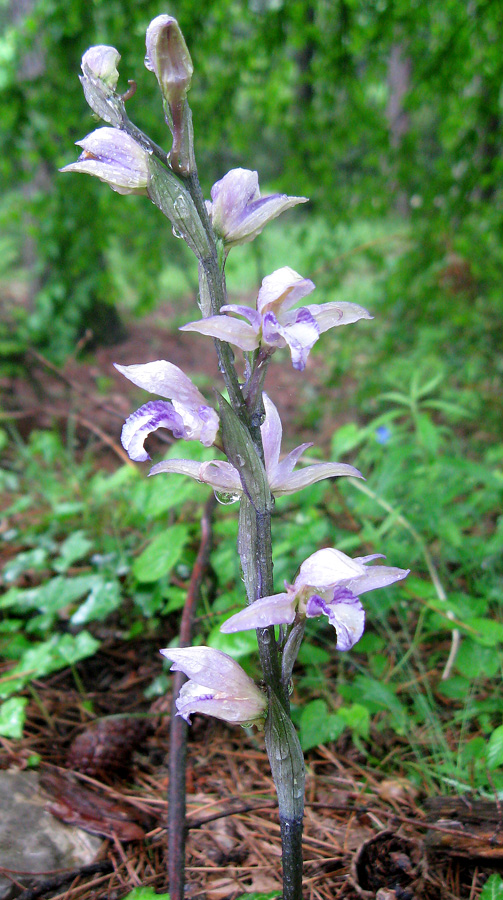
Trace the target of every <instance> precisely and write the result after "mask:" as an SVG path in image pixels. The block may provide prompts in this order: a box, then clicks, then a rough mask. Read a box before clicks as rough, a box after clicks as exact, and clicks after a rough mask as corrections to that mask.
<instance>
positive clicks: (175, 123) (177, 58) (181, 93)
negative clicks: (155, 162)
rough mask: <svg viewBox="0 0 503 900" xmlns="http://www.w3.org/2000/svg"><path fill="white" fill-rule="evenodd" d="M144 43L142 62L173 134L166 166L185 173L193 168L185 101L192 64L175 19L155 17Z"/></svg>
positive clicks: (188, 120) (188, 118)
mask: <svg viewBox="0 0 503 900" xmlns="http://www.w3.org/2000/svg"><path fill="white" fill-rule="evenodd" d="M146 45H147V55H146V57H145V65H146V67H147V69H149V70H150V71H151V72H155V76H156V78H157V81H158V82H159V87H160V89H161V93H162V96H163V100H164V111H165V114H166V121H167V123H168V126H169V129H170V131H171V134H172V135H173V146H172V148H171V153H170V157H169V159H170V165H171V168H172V169H173V171H174V172H176V173H177V174H179V175H188V174H189V173H190V172H193V171H194V169H195V159H194V135H193V130H192V114H191V112H190V108H189V104H188V103H187V91H188V90H189V88H190V82H191V79H192V73H193V71H194V66H193V65H192V60H191V58H190V53H189V51H188V49H187V44H186V43H185V38H184V36H183V34H182V32H181V29H180V26H179V24H178V22H177V21H176V19H174V18H173V17H172V16H157V18H156V19H154V20H153V21H152V22H151V23H150V25H149V27H148V29H147V35H146Z"/></svg>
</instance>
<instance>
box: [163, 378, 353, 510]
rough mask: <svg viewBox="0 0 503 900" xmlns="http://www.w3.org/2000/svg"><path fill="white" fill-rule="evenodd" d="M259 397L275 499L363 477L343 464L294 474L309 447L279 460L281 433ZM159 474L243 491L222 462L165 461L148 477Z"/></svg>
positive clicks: (320, 465) (277, 420) (271, 405)
mask: <svg viewBox="0 0 503 900" xmlns="http://www.w3.org/2000/svg"><path fill="white" fill-rule="evenodd" d="M262 396H263V399H264V408H265V413H266V415H265V419H264V422H263V424H262V426H261V428H260V431H261V434H262V444H263V447H264V462H265V470H266V473H267V479H268V481H269V487H270V488H271V492H272V493H273V494H274V495H275V496H276V497H279V496H281V495H282V494H293V493H295V491H300V490H301V489H302V488H305V487H308V486H309V485H311V484H316V483H317V482H318V481H322V480H323V479H324V478H335V477H336V476H340V475H352V476H353V478H362V477H363V476H362V474H361V472H359V471H358V469H355V468H354V467H353V466H348V465H346V464H345V463H315V464H314V465H312V466H306V468H304V469H301V470H300V471H299V472H294V471H293V470H294V468H295V466H296V464H297V463H298V461H299V459H300V458H301V456H302V454H303V453H304V451H305V450H307V449H308V447H311V446H312V445H311V444H301V445H300V446H299V447H296V448H295V450H291V451H290V453H288V454H287V455H286V456H285V457H284V459H282V460H280V458H279V457H280V450H281V437H282V432H283V429H282V427H281V419H280V417H279V414H278V410H277V409H276V407H275V405H274V403H273V402H272V400H270V399H269V397H268V396H267V394H263V395H262ZM160 472H168V473H169V472H176V473H178V474H181V475H190V476H191V478H195V479H196V481H202V482H203V483H205V484H210V485H211V486H212V487H213V488H214V490H216V491H222V492H226V493H229V494H232V495H239V494H241V493H242V490H243V486H242V483H241V478H240V476H239V472H238V470H237V469H236V468H235V467H234V466H233V465H231V463H229V462H226V461H225V460H213V461H211V462H205V463H200V462H197V460H192V459H169V460H166V461H165V462H160V463H157V465H155V466H152V468H151V470H150V472H149V474H150V475H158V474H159V473H160Z"/></svg>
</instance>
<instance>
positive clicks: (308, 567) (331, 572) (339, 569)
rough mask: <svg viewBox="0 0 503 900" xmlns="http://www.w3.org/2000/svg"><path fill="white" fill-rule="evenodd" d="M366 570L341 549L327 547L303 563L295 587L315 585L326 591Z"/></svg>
mask: <svg viewBox="0 0 503 900" xmlns="http://www.w3.org/2000/svg"><path fill="white" fill-rule="evenodd" d="M364 571H365V570H364V568H363V566H362V565H361V564H359V563H357V562H355V560H353V559H351V557H350V556H346V554H345V553H343V552H342V551H341V550H336V549H335V548H333V547H325V549H323V550H317V551H316V553H313V554H312V555H311V556H309V557H308V558H307V559H306V560H305V561H304V562H303V563H302V565H301V567H300V569H299V574H298V575H297V578H296V579H295V582H294V587H295V590H296V591H297V592H298V591H299V590H300V589H301V588H302V587H306V586H315V587H316V588H318V590H319V591H324V590H326V589H328V588H330V587H332V586H335V585H336V584H337V583H338V582H340V581H342V580H343V579H350V578H358V577H360V576H361V575H362V574H363V573H364Z"/></svg>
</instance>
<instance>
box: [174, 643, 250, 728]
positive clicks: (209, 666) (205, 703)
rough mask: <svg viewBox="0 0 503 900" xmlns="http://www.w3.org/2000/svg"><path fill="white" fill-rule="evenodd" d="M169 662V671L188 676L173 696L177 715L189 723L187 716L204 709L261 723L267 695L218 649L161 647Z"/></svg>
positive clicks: (241, 721) (239, 720)
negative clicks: (163, 648) (165, 648)
mask: <svg viewBox="0 0 503 900" xmlns="http://www.w3.org/2000/svg"><path fill="white" fill-rule="evenodd" d="M161 653H162V655H163V656H165V657H166V658H167V659H169V660H171V661H172V662H173V665H172V666H171V671H172V672H184V673H185V675H187V677H188V678H189V681H187V682H186V683H185V684H184V685H183V687H182V689H181V691H180V694H179V696H178V698H177V700H176V708H177V710H178V712H177V715H179V716H182V718H183V719H185V720H186V722H189V724H190V716H191V715H193V714H194V713H204V714H205V715H207V716H215V717H216V718H217V719H223V720H224V722H232V723H234V724H236V725H248V724H250V723H254V724H256V725H261V724H262V723H263V721H264V719H265V716H266V709H267V698H266V696H265V694H264V693H263V692H262V691H261V690H260V689H259V688H258V687H257V685H256V684H255V682H254V681H252V679H251V678H250V677H249V676H248V675H247V674H246V672H245V671H244V670H243V669H242V668H241V666H240V665H239V664H238V663H237V662H235V660H233V659H232V657H230V656H228V655H227V653H222V651H221V650H214V649H212V648H211V647H184V648H176V649H173V650H171V649H168V650H161Z"/></svg>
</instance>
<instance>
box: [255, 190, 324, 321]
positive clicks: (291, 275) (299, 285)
mask: <svg viewBox="0 0 503 900" xmlns="http://www.w3.org/2000/svg"><path fill="white" fill-rule="evenodd" d="M293 199H295V200H297V201H299V198H298V197H295V198H293ZM300 202H302V201H300ZM311 291H314V284H313V282H312V281H310V279H309V278H303V277H302V275H299V273H298V272H295V271H294V270H293V269H291V268H290V266H283V268H281V269H276V271H275V272H273V273H272V274H271V275H266V277H265V278H264V279H263V281H262V287H261V288H260V291H259V294H258V297H257V309H258V311H259V312H260V313H261V314H262V315H264V313H266V312H271V311H272V312H275V313H276V314H277V315H278V314H279V310H283V311H284V310H287V309H290V307H291V306H293V305H294V303H297V300H301V298H302V297H306V296H307V294H310V293H311Z"/></svg>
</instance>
